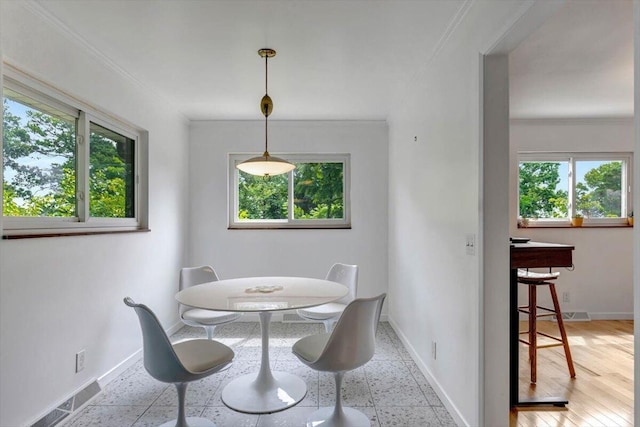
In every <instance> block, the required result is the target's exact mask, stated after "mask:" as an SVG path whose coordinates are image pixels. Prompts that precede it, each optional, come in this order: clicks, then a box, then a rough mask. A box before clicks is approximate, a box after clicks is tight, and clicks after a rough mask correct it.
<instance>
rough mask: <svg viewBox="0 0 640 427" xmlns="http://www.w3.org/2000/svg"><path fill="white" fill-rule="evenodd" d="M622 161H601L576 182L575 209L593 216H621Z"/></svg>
mask: <svg viewBox="0 0 640 427" xmlns="http://www.w3.org/2000/svg"><path fill="white" fill-rule="evenodd" d="M621 182H622V162H616V161H614V162H608V163H603V164H602V165H600V166H599V167H597V168H593V169H591V170H590V171H589V172H587V173H586V174H585V175H584V183H582V182H580V183H577V184H576V210H577V211H579V212H582V213H583V214H584V215H586V216H589V217H594V218H607V217H608V218H619V217H621V216H622V211H621V206H622V205H621V202H622V192H621V188H620V185H621Z"/></svg>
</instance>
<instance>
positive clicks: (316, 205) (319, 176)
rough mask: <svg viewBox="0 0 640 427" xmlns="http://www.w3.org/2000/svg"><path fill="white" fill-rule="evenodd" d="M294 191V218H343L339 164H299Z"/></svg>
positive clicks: (342, 189) (340, 168)
mask: <svg viewBox="0 0 640 427" xmlns="http://www.w3.org/2000/svg"><path fill="white" fill-rule="evenodd" d="M293 191H294V197H295V198H294V214H295V218H296V219H322V218H343V216H344V213H343V212H344V206H343V203H344V202H343V199H344V197H343V195H344V188H343V165H342V163H298V164H297V165H296V169H295V170H294V190H293Z"/></svg>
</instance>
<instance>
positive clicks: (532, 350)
mask: <svg viewBox="0 0 640 427" xmlns="http://www.w3.org/2000/svg"><path fill="white" fill-rule="evenodd" d="M528 288H529V365H530V366H531V382H532V383H535V382H536V380H537V372H536V370H537V368H536V367H537V366H538V351H537V350H538V328H537V320H538V310H537V309H536V307H538V297H537V294H538V288H537V287H536V286H531V285H529V286H528Z"/></svg>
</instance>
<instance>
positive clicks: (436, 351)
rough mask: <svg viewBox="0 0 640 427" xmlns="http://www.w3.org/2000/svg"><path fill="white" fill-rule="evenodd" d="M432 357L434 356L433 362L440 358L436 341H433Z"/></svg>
mask: <svg viewBox="0 0 640 427" xmlns="http://www.w3.org/2000/svg"><path fill="white" fill-rule="evenodd" d="M431 355H432V356H433V360H436V359H437V358H438V344H437V343H436V342H435V341H431Z"/></svg>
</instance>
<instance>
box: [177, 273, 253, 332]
mask: <svg viewBox="0 0 640 427" xmlns="http://www.w3.org/2000/svg"><path fill="white" fill-rule="evenodd" d="M218 280H219V279H218V275H217V274H216V271H215V270H214V269H213V267H211V266H208V265H203V266H202V267H185V268H183V269H181V270H180V290H183V289H187V288H190V287H191V286H195V285H201V284H202V283H208V282H217V281H218ZM241 316H242V313H233V312H229V311H213V310H203V309H200V308H193V307H189V306H186V305H182V304H180V319H182V321H183V322H184V323H185V324H187V325H189V326H200V327H203V328H204V329H205V330H206V331H207V338H208V339H210V340H212V339H213V331H214V329H215V328H216V326H218V325H224V324H225V323H231V322H234V321H236V320H238V319H239V318H240V317H241Z"/></svg>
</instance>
